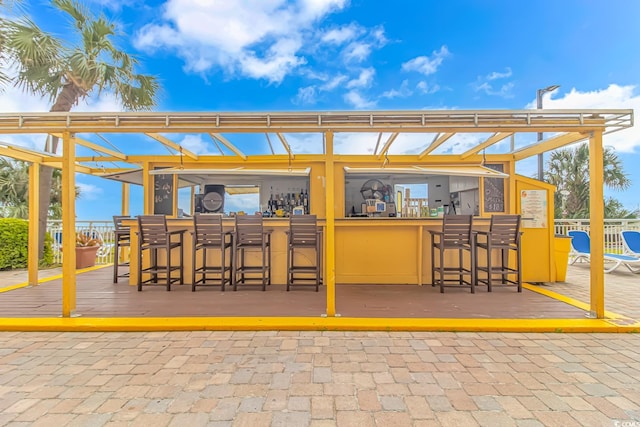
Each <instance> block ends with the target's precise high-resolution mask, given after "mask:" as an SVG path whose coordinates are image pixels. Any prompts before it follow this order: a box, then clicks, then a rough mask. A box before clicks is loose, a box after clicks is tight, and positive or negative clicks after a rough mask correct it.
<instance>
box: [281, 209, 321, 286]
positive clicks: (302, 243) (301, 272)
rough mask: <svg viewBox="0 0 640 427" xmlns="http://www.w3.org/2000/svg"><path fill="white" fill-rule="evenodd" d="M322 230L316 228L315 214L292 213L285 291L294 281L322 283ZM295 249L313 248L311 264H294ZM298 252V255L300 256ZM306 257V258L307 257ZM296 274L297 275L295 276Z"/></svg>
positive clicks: (288, 239) (313, 283)
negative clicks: (313, 258)
mask: <svg viewBox="0 0 640 427" xmlns="http://www.w3.org/2000/svg"><path fill="white" fill-rule="evenodd" d="M321 245H322V231H320V230H318V222H317V219H316V216H315V215H293V216H291V217H290V219H289V231H288V232H287V291H289V289H290V287H291V286H292V285H294V283H296V282H297V283H296V286H297V285H298V284H303V283H304V284H310V285H315V287H316V292H318V288H319V286H320V284H321V283H322V273H321V271H322V246H321ZM296 249H313V250H314V252H315V260H314V262H312V263H311V265H309V264H307V265H302V264H296V256H295V254H296ZM300 255H302V254H299V255H298V257H299V258H300ZM307 259H308V258H307ZM296 274H298V276H296Z"/></svg>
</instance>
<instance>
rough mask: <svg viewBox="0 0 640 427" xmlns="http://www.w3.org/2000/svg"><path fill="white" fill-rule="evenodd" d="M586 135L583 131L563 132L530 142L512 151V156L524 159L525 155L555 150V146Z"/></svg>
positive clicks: (563, 144)
mask: <svg viewBox="0 0 640 427" xmlns="http://www.w3.org/2000/svg"><path fill="white" fill-rule="evenodd" d="M586 137H587V135H585V134H583V133H565V134H562V135H557V136H554V137H551V138H549V139H546V140H544V141H541V142H539V143H535V144H531V145H528V146H526V147H523V148H521V149H520V150H516V151H514V152H513V158H514V159H515V160H522V159H526V158H527V157H531V156H535V155H537V154H540V153H545V152H547V151H551V150H555V149H556V148H561V147H564V146H565V145H569V144H573V143H574V142H578V141H580V140H583V139H585V138H586Z"/></svg>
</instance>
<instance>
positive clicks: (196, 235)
mask: <svg viewBox="0 0 640 427" xmlns="http://www.w3.org/2000/svg"><path fill="white" fill-rule="evenodd" d="M193 230H194V231H192V232H191V240H192V243H193V246H192V249H193V251H192V253H193V257H192V268H191V273H192V278H193V279H192V284H191V291H193V292H195V290H196V287H197V286H217V285H220V290H221V291H223V292H224V290H225V285H226V284H227V283H229V284H231V274H232V269H233V253H232V251H233V232H232V231H224V228H223V226H222V215H221V214H200V213H197V214H195V215H194V216H193ZM227 249H229V265H227V262H226V259H227V256H226V252H227ZM207 251H220V265H219V266H217V265H216V266H213V265H208V264H207ZM198 252H200V253H202V264H201V266H200V267H197V262H198ZM209 274H215V275H219V276H220V277H219V278H215V279H212V278H208V277H207V275H209ZM198 276H201V277H200V279H198ZM209 280H217V281H218V283H209V282H208V281H209Z"/></svg>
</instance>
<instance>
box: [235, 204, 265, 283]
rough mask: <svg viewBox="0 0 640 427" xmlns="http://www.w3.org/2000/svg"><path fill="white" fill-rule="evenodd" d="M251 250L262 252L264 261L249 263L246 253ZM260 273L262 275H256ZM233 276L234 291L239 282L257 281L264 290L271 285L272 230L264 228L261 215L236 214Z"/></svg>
mask: <svg viewBox="0 0 640 427" xmlns="http://www.w3.org/2000/svg"><path fill="white" fill-rule="evenodd" d="M251 252H260V255H261V257H262V262H261V263H260V264H259V265H257V264H254V265H249V264H247V262H246V255H247V254H248V253H251ZM258 273H259V274H260V276H258V277H255V275H256V274H258ZM247 275H251V276H252V277H247ZM238 276H240V278H238ZM231 278H232V283H233V290H234V291H235V290H237V289H238V283H241V284H243V285H244V284H249V283H248V282H256V281H257V284H262V290H263V291H265V290H266V289H267V285H271V231H265V230H264V228H263V226H262V216H261V215H237V216H236V229H235V232H234V237H233V267H232V274H231ZM254 284H255V283H254Z"/></svg>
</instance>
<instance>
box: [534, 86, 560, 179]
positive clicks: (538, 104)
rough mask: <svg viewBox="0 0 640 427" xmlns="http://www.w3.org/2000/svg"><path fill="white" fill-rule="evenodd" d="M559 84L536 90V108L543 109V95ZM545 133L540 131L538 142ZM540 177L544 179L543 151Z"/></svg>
mask: <svg viewBox="0 0 640 427" xmlns="http://www.w3.org/2000/svg"><path fill="white" fill-rule="evenodd" d="M559 87H560V86H559V85H551V86H548V87H545V88H544V89H538V91H537V92H536V108H537V109H538V110H542V96H543V95H544V94H545V93H547V92H553V91H554V90H556V89H558V88H559ZM542 138H543V135H542V132H538V142H540V141H542ZM538 179H539V180H540V181H544V155H543V153H539V154H538Z"/></svg>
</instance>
